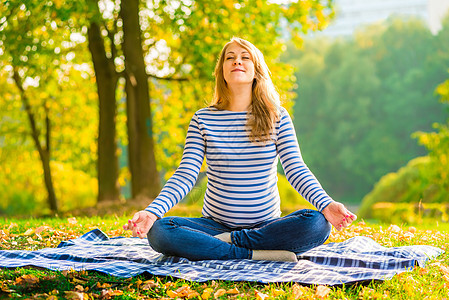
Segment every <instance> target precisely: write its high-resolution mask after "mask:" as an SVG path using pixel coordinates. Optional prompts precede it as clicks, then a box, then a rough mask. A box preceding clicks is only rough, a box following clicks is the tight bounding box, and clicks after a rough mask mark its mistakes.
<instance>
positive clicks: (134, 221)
mask: <svg viewBox="0 0 449 300" xmlns="http://www.w3.org/2000/svg"><path fill="white" fill-rule="evenodd" d="M139 221H141V220H140V212H137V213H135V214H134V216H133V218H132V220H131V222H132V223H138V222H139Z"/></svg>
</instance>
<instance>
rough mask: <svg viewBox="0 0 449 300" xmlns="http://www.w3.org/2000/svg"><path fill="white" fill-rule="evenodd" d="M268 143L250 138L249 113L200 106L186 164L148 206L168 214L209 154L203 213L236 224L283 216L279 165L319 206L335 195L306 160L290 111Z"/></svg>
mask: <svg viewBox="0 0 449 300" xmlns="http://www.w3.org/2000/svg"><path fill="white" fill-rule="evenodd" d="M280 112H281V113H280V118H279V120H278V121H277V122H276V124H275V127H274V130H273V132H272V134H271V140H270V141H269V142H268V143H265V144H256V143H253V142H251V141H250V140H249V138H248V131H249V127H248V126H247V120H248V116H247V112H232V111H227V110H218V109H216V108H215V107H207V108H203V109H200V110H199V111H197V112H196V113H195V115H194V116H193V118H192V120H191V122H190V125H189V129H188V132H187V138H186V143H185V147H184V153H183V156H182V159H181V163H180V165H179V167H178V169H177V170H176V172H175V173H174V174H173V176H172V177H171V178H170V179H169V180H168V181H167V183H166V184H165V186H164V188H163V189H162V191H161V192H160V194H159V195H158V196H157V197H156V199H155V200H154V201H153V202H152V203H151V204H150V205H149V206H148V207H147V208H146V210H147V211H150V212H152V213H154V214H155V215H157V216H158V217H162V216H163V215H164V214H165V213H166V212H167V211H168V210H170V209H171V208H172V207H173V206H174V205H176V204H177V203H178V202H179V201H180V200H181V199H182V198H184V197H185V196H186V195H187V193H188V192H189V191H190V190H191V189H192V188H193V186H194V184H195V182H196V179H197V178H198V174H199V172H200V168H201V165H202V163H203V160H204V157H206V164H207V172H206V174H207V178H208V182H207V189H206V194H205V197H204V204H203V210H202V214H203V216H205V217H211V218H212V219H215V220H216V221H218V222H221V223H223V224H226V225H228V226H230V227H250V226H252V225H255V224H257V223H260V222H263V221H266V220H270V219H273V218H277V217H279V216H280V215H281V210H280V198H279V192H278V188H277V179H278V178H277V164H278V159H280V160H281V164H282V167H283V168H284V172H285V175H286V177H287V179H288V181H289V182H290V184H291V185H292V186H293V187H294V188H295V189H296V190H297V191H298V192H299V193H300V194H301V195H302V196H303V197H304V198H305V199H306V200H307V201H309V202H310V203H312V204H313V205H314V206H315V207H316V208H317V209H318V210H319V211H322V210H323V209H324V208H325V207H326V206H327V205H328V204H329V203H331V202H332V201H333V200H332V199H331V198H330V197H329V196H328V195H327V194H326V192H325V191H324V190H323V188H322V187H321V185H320V184H319V182H318V180H317V179H316V178H315V176H314V175H313V174H312V173H311V172H310V170H309V169H308V168H307V166H306V164H305V163H304V161H303V160H302V157H301V152H300V149H299V146H298V141H297V138H296V134H295V130H294V127H293V123H292V120H291V118H290V116H289V114H288V112H287V111H286V110H285V109H284V108H282V107H281V111H280Z"/></svg>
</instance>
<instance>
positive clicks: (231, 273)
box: [0, 229, 443, 285]
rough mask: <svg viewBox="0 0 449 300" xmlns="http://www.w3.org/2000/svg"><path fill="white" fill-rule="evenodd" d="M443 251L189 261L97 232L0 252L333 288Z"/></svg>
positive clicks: (114, 268) (34, 260)
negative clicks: (282, 259) (32, 248)
mask: <svg viewBox="0 0 449 300" xmlns="http://www.w3.org/2000/svg"><path fill="white" fill-rule="evenodd" d="M441 253H443V250H441V249H439V248H435V247H432V246H423V245H417V246H403V247H394V248H386V247H383V246H381V245H379V244H377V243H376V242H375V241H373V240H372V239H370V238H368V237H363V236H357V237H353V238H351V239H348V240H346V241H344V242H341V243H330V244H326V245H322V246H319V247H317V248H314V249H312V250H310V251H307V252H305V253H303V254H302V255H300V256H298V259H299V262H297V263H293V262H270V261H253V260H247V259H242V260H226V261H221V260H207V261H189V260H188V259H185V258H179V257H169V256H164V255H162V254H160V253H157V252H155V251H154V250H153V249H151V247H150V246H149V245H148V241H147V240H145V239H139V238H125V237H117V238H108V237H107V235H106V234H104V233H103V232H102V231H101V230H99V229H94V230H92V231H90V232H88V233H86V234H84V235H83V236H81V237H79V238H77V239H74V240H69V241H64V242H61V243H60V244H59V245H58V248H45V249H40V250H36V251H25V250H2V251H0V267H5V268H14V267H24V266H37V267H43V268H47V269H51V270H69V269H74V270H96V271H100V272H104V273H107V274H110V275H114V276H118V277H132V276H135V275H138V274H141V273H145V272H148V273H150V274H153V275H163V276H172V277H177V278H183V279H187V280H193V281H207V280H212V279H216V280H217V279H218V280H233V281H257V282H263V283H267V282H298V283H302V284H326V285H338V284H343V283H345V284H347V283H354V282H360V281H366V280H385V279H390V278H391V277H392V276H393V275H395V274H397V273H401V272H404V271H408V270H411V269H412V268H413V267H414V266H415V265H420V266H423V265H424V264H425V262H426V261H427V260H428V259H430V258H434V257H436V256H438V255H440V254H441Z"/></svg>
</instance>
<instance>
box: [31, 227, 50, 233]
mask: <svg viewBox="0 0 449 300" xmlns="http://www.w3.org/2000/svg"><path fill="white" fill-rule="evenodd" d="M48 229H51V227H50V226H46V225H44V226H40V227H38V228H36V230H35V232H36V234H40V233H41V232H43V231H45V230H48Z"/></svg>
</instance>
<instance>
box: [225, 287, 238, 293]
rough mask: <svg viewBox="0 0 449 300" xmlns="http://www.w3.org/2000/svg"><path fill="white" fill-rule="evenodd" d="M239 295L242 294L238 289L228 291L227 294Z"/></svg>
mask: <svg viewBox="0 0 449 300" xmlns="http://www.w3.org/2000/svg"><path fill="white" fill-rule="evenodd" d="M238 293H240V292H239V290H238V289H237V288H233V289H230V290H227V291H226V294H231V295H237V294H238Z"/></svg>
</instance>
